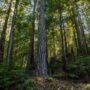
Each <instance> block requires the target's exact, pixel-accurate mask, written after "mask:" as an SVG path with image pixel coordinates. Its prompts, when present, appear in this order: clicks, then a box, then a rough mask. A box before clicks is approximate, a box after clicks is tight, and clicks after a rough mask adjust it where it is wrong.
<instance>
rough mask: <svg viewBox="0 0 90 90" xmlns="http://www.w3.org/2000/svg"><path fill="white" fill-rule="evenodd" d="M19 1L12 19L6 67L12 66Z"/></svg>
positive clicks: (17, 0)
mask: <svg viewBox="0 0 90 90" xmlns="http://www.w3.org/2000/svg"><path fill="white" fill-rule="evenodd" d="M18 4H19V0H16V3H15V8H14V14H13V19H12V25H11V30H10V36H9V42H8V48H7V57H6V65H7V66H8V67H9V66H10V64H11V63H10V60H11V59H12V49H13V41H14V29H15V28H14V26H15V20H16V15H17V8H18Z"/></svg>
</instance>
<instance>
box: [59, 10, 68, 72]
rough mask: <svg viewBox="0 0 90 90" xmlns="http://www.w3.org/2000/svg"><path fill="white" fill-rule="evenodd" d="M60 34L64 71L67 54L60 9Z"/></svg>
mask: <svg viewBox="0 0 90 90" xmlns="http://www.w3.org/2000/svg"><path fill="white" fill-rule="evenodd" d="M60 22H61V23H60V34H61V47H62V48H61V49H62V50H61V51H62V62H63V70H64V71H65V72H66V70H67V67H66V66H67V56H66V48H65V46H66V45H65V44H66V43H65V36H64V34H65V32H64V24H63V21H62V10H61V12H60Z"/></svg>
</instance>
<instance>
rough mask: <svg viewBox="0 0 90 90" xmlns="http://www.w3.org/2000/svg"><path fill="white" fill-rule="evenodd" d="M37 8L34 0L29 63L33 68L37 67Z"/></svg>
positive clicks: (28, 65)
mask: <svg viewBox="0 0 90 90" xmlns="http://www.w3.org/2000/svg"><path fill="white" fill-rule="evenodd" d="M35 9H36V0H34V6H33V17H32V31H31V37H30V48H29V58H28V63H27V68H28V69H32V70H34V69H35V60H34V32H35Z"/></svg>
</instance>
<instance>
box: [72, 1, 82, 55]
mask: <svg viewBox="0 0 90 90" xmlns="http://www.w3.org/2000/svg"><path fill="white" fill-rule="evenodd" d="M75 3H76V2H75V0H73V2H72V13H73V20H72V22H73V24H74V26H75V29H76V33H77V41H78V51H79V53H80V54H83V49H82V48H83V47H82V43H81V32H80V28H79V26H78V19H77V11H76V4H75Z"/></svg>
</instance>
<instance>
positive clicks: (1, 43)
mask: <svg viewBox="0 0 90 90" xmlns="http://www.w3.org/2000/svg"><path fill="white" fill-rule="evenodd" d="M11 6H12V0H11V1H10V4H9V8H8V11H7V16H6V19H5V23H4V26H3V30H2V32H1V37H0V62H3V55H4V44H5V36H6V30H7V24H8V19H9V15H10V12H11Z"/></svg>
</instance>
